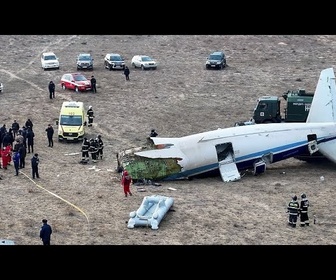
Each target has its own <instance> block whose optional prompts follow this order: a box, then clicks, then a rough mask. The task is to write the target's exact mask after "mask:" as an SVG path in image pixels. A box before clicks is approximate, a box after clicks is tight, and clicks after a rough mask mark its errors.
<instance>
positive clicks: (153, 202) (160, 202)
mask: <svg viewBox="0 0 336 280" xmlns="http://www.w3.org/2000/svg"><path fill="white" fill-rule="evenodd" d="M173 204H174V199H173V198H171V197H166V196H162V195H151V196H145V197H144V199H143V200H142V203H141V205H140V207H139V209H138V210H136V211H132V212H131V213H130V219H129V221H128V224H127V227H128V228H134V227H141V226H142V227H151V228H152V229H158V228H159V224H160V222H161V220H162V219H163V218H164V216H165V215H166V213H167V212H168V210H169V209H170V207H172V206H173Z"/></svg>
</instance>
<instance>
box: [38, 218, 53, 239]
mask: <svg viewBox="0 0 336 280" xmlns="http://www.w3.org/2000/svg"><path fill="white" fill-rule="evenodd" d="M42 223H43V225H42V227H41V230H40V238H41V240H42V242H43V245H50V239H51V234H52V228H51V226H50V225H49V224H48V220H47V219H43V220H42Z"/></svg>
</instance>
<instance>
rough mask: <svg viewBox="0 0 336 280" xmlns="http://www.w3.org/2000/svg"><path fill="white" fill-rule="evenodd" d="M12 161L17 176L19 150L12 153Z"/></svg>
mask: <svg viewBox="0 0 336 280" xmlns="http://www.w3.org/2000/svg"><path fill="white" fill-rule="evenodd" d="M13 163H14V168H15V176H19V169H20V152H19V151H17V152H14V154H13Z"/></svg>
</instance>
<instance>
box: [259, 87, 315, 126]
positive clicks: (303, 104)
mask: <svg viewBox="0 0 336 280" xmlns="http://www.w3.org/2000/svg"><path fill="white" fill-rule="evenodd" d="M313 97H314V93H307V92H306V91H305V90H304V89H299V90H296V91H287V92H286V93H284V94H283V95H282V98H283V99H284V100H285V101H286V104H285V108H284V114H283V115H282V114H281V97H278V96H262V97H260V98H259V99H258V101H257V105H256V107H255V109H254V111H253V120H254V122H255V123H274V122H305V121H306V119H307V116H308V113H309V110H310V105H311V103H312V101H313Z"/></svg>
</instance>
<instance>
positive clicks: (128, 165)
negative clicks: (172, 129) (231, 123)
mask: <svg viewBox="0 0 336 280" xmlns="http://www.w3.org/2000/svg"><path fill="white" fill-rule="evenodd" d="M149 142H150V144H149V145H148V146H145V147H138V148H134V149H129V150H126V151H123V152H120V153H118V155H117V157H118V167H119V169H127V170H128V171H129V173H130V174H131V175H132V177H133V179H135V180H137V179H150V180H177V179H186V178H190V177H193V176H197V175H200V174H204V173H207V172H211V171H214V170H219V172H220V174H221V176H222V179H223V180H224V181H226V182H227V181H236V180H239V179H240V171H242V170H244V171H245V170H246V169H252V171H253V172H254V174H259V173H263V172H265V170H266V166H267V165H269V164H272V163H274V162H278V161H281V160H285V159H288V158H290V157H294V156H297V155H300V154H301V153H304V152H306V151H307V150H308V151H309V152H310V153H314V152H316V151H318V150H319V151H320V152H321V153H322V154H323V155H324V156H325V157H327V158H328V159H330V160H331V161H332V162H336V87H335V75H334V71H333V69H332V68H327V69H324V70H322V71H321V74H320V78H319V80H318V83H317V87H316V91H315V94H314V98H313V102H312V104H311V109H310V112H309V115H308V118H307V122H306V123H273V124H267V125H265V124H255V125H249V126H237V127H228V128H222V129H216V130H212V131H207V132H202V133H197V134H192V135H187V136H183V137H178V138H161V137H150V138H149Z"/></svg>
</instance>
